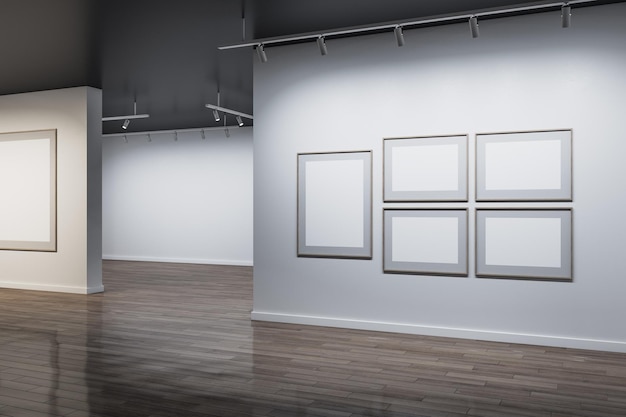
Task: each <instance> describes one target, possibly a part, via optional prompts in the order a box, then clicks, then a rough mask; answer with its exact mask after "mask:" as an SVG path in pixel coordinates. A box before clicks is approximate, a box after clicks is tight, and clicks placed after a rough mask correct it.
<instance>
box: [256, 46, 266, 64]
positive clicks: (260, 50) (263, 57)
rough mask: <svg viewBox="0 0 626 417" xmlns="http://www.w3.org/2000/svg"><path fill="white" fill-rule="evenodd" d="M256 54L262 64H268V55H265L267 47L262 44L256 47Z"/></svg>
mask: <svg viewBox="0 0 626 417" xmlns="http://www.w3.org/2000/svg"><path fill="white" fill-rule="evenodd" d="M256 53H257V55H258V56H259V61H261V62H262V63H266V62H267V54H266V53H265V45H263V44H262V43H260V44H259V45H258V46H257V47H256Z"/></svg>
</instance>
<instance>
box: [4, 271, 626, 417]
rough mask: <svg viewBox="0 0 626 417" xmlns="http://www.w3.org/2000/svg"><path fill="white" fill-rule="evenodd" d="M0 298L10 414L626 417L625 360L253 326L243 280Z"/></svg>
mask: <svg viewBox="0 0 626 417" xmlns="http://www.w3.org/2000/svg"><path fill="white" fill-rule="evenodd" d="M104 282H105V288H106V292H105V293H104V294H98V295H91V296H81V295H68V294H54V293H44V292H30V291H19V290H4V289H0V415H1V416H15V417H17V416H29V417H31V416H32V417H40V416H72V417H81V416H93V417H97V416H124V417H130V416H146V417H147V416H154V417H172V416H190V417H194V416H238V417H239V416H273V417H283V416H335V417H357V416H386V417H392V416H393V417H407V416H427V417H435V416H442V417H443V416H446V417H457V416H468V415H469V416H494V417H496V416H497V417H504V416H540V417H541V416H545V417H565V416H582V417H599V416H625V415H626V355H623V354H615V353H602V352H594V351H583V350H571V349H557V348H546V347H537V346H525V345H512V344H511V345H509V344H503V343H488V342H477V341H467V340H460V339H446V338H434V337H421V336H411V335H399V334H389V333H373V332H365V331H352V330H341V329H328V328H321V327H306V326H295V325H282V324H268V323H260V322H255V323H253V322H251V321H250V309H251V306H252V270H251V268H247V267H219V266H207V265H176V264H157V263H138V262H119V261H106V262H105V263H104Z"/></svg>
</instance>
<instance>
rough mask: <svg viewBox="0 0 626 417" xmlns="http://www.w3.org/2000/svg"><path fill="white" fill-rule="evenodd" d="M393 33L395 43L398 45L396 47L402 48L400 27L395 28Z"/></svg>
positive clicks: (402, 39) (402, 40)
mask: <svg viewBox="0 0 626 417" xmlns="http://www.w3.org/2000/svg"><path fill="white" fill-rule="evenodd" d="M393 33H394V35H396V42H397V43H398V46H404V32H403V30H402V26H396V28H395V29H394V30H393Z"/></svg>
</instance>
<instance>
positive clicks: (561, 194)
mask: <svg viewBox="0 0 626 417" xmlns="http://www.w3.org/2000/svg"><path fill="white" fill-rule="evenodd" d="M549 142H558V144H559V149H558V150H557V152H552V153H550V154H549V153H546V152H545V149H546V146H548V145H549ZM491 144H498V145H499V147H500V148H502V149H501V150H500V154H501V155H503V157H504V159H502V160H501V161H498V160H497V155H493V156H491V157H489V156H488V152H487V147H488V146H489V145H491ZM533 146H534V147H535V149H532V147H533ZM492 148H493V147H492ZM507 148H508V149H507ZM520 150H523V151H524V152H519V151H520ZM506 158H511V159H510V160H509V161H507V160H506ZM509 162H510V163H509ZM490 164H491V166H492V168H493V169H491V171H492V173H491V174H490V172H488V171H490V170H489V169H488V166H489V165H490ZM498 165H500V166H502V167H505V168H504V169H501V170H498V169H496V168H495V167H497V166H498ZM555 177H558V178H555ZM490 181H491V182H494V181H496V182H498V183H499V184H498V185H497V186H498V188H492V187H488V183H489V182H490ZM524 182H526V187H525V186H524ZM542 182H543V183H542ZM557 182H558V185H556V183H557ZM507 184H508V185H507ZM476 201H572V130H571V129H561V130H544V131H530V132H508V133H507V132H505V133H481V134H477V135H476Z"/></svg>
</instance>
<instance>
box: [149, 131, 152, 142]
mask: <svg viewBox="0 0 626 417" xmlns="http://www.w3.org/2000/svg"><path fill="white" fill-rule="evenodd" d="M148 142H152V135H151V134H150V133H148Z"/></svg>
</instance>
